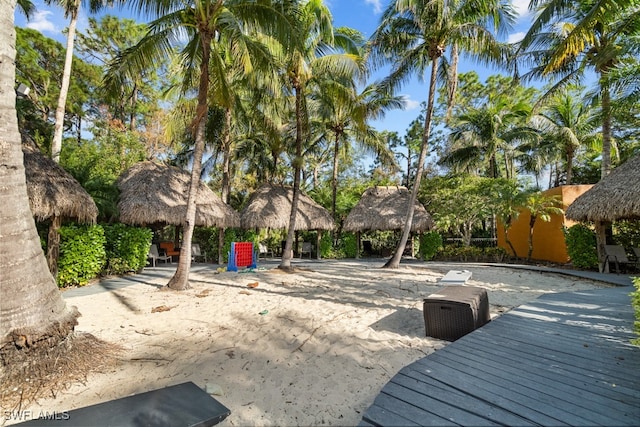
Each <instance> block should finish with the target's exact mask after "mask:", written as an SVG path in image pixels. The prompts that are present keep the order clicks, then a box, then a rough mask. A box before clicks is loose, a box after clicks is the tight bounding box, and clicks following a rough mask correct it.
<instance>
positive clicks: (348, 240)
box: [340, 233, 358, 258]
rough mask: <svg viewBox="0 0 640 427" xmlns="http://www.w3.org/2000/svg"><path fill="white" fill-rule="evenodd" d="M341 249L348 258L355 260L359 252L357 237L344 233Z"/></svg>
mask: <svg viewBox="0 0 640 427" xmlns="http://www.w3.org/2000/svg"><path fill="white" fill-rule="evenodd" d="M340 248H341V249H342V251H343V252H344V256H345V257H347V258H355V257H356V252H357V250H358V244H357V242H356V236H355V235H354V234H353V233H344V234H342V238H341V239H340Z"/></svg>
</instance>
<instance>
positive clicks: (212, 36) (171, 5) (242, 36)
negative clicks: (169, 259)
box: [107, 0, 291, 290]
mask: <svg viewBox="0 0 640 427" xmlns="http://www.w3.org/2000/svg"><path fill="white" fill-rule="evenodd" d="M127 4H129V5H131V6H132V7H133V8H136V9H138V10H139V11H140V12H147V13H149V14H151V15H152V16H156V17H158V18H157V19H155V20H154V21H153V22H151V23H150V24H149V33H148V34H147V35H146V36H145V37H143V39H142V40H140V42H139V43H138V44H137V45H136V46H134V47H133V48H131V49H130V50H128V51H126V52H125V54H124V55H123V56H121V57H120V58H119V59H118V60H117V61H116V62H115V63H114V64H113V65H112V67H111V70H110V73H109V74H108V78H107V84H108V85H109V86H111V87H120V86H121V83H122V79H123V78H132V76H134V75H136V74H137V73H139V72H140V71H141V70H142V69H145V68H149V67H153V66H154V64H156V63H158V62H159V61H160V60H161V59H162V58H165V57H167V56H168V55H170V54H171V53H172V52H173V49H174V47H175V46H174V42H175V43H177V42H179V41H180V40H182V39H184V37H185V36H186V37H187V38H186V43H184V44H182V45H181V49H180V57H181V59H182V64H181V65H182V67H183V81H182V89H183V92H184V93H188V92H189V91H192V90H193V88H194V83H196V82H197V84H195V86H196V87H197V99H198V103H197V106H196V113H195V117H194V119H193V122H192V124H191V130H192V132H193V134H194V140H195V148H194V151H193V162H192V163H193V166H192V169H191V184H190V188H189V196H188V202H187V214H186V218H185V220H184V223H183V225H182V228H183V240H182V248H181V252H180V260H179V262H178V268H177V269H176V273H175V274H174V276H173V277H172V278H171V280H170V281H169V283H168V286H169V287H170V288H171V289H175V290H183V289H187V288H189V269H190V266H191V241H192V237H193V228H194V225H195V214H196V192H197V188H198V183H199V181H200V172H201V170H202V156H203V152H204V145H205V126H206V120H205V118H206V117H207V112H208V109H209V107H208V102H209V99H208V97H209V96H210V90H209V89H210V81H215V82H216V84H217V86H215V92H216V93H219V94H222V95H221V98H222V99H228V98H230V93H231V89H230V88H229V86H228V85H227V83H228V82H227V80H226V79H225V78H217V79H216V78H215V77H217V76H223V75H224V73H225V64H226V62H225V58H224V56H223V52H225V51H224V50H223V49H221V48H220V43H222V42H223V41H224V43H228V45H229V47H228V48H229V49H230V50H231V51H232V52H233V55H234V57H235V58H236V59H237V61H238V62H239V64H240V67H241V70H242V72H243V73H249V72H251V71H252V69H253V67H254V58H262V57H263V56H262V54H261V52H255V51H254V45H253V44H252V43H250V40H251V36H250V34H249V32H251V31H260V30H264V31H266V32H268V33H269V34H272V35H273V36H274V37H275V38H276V39H277V40H279V41H280V42H282V43H284V44H285V46H286V44H287V43H288V40H289V36H290V34H291V29H290V27H289V25H288V22H287V21H286V20H285V19H283V18H282V17H281V15H279V14H278V13H277V11H276V10H275V9H274V8H273V7H271V5H270V4H269V3H267V2H258V3H256V2H253V1H244V0H227V1H223V0H204V1H195V2H184V1H181V0H167V1H157V0H132V1H129V2H127Z"/></svg>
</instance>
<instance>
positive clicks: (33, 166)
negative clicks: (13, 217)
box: [22, 139, 98, 277]
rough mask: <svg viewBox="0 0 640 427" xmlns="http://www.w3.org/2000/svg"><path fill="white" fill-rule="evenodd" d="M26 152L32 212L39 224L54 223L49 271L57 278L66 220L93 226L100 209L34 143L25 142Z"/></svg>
mask: <svg viewBox="0 0 640 427" xmlns="http://www.w3.org/2000/svg"><path fill="white" fill-rule="evenodd" d="M22 152H23V154H24V169H25V175H26V180H27V194H28V196H29V206H30V207H31V213H32V214H33V216H34V217H35V218H36V220H38V221H45V220H51V223H50V224H49V232H48V234H47V255H46V256H47V264H48V266H49V271H51V274H52V275H53V277H56V276H57V275H58V256H59V251H60V232H59V230H60V227H61V226H62V220H63V219H73V220H76V221H78V222H82V223H90V224H93V223H95V222H96V218H97V217H98V207H97V206H96V203H95V202H94V201H93V199H92V198H91V196H90V195H89V193H87V192H86V191H85V189H84V188H82V186H81V185H80V183H79V182H78V181H76V179H75V178H74V177H73V176H71V174H70V173H69V172H67V171H66V170H64V169H63V168H62V167H61V166H60V165H59V164H57V163H56V162H54V161H53V160H52V159H50V158H49V157H47V156H45V155H43V154H42V153H41V152H40V150H38V148H37V147H36V146H35V144H34V143H33V142H31V141H29V140H26V139H25V140H23V144H22Z"/></svg>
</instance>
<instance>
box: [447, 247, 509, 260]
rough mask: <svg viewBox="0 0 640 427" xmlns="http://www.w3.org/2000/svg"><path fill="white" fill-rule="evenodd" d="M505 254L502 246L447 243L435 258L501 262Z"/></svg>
mask: <svg viewBox="0 0 640 427" xmlns="http://www.w3.org/2000/svg"><path fill="white" fill-rule="evenodd" d="M506 256H507V252H506V251H505V250H504V249H503V248H497V247H496V248H478V247H475V246H455V245H447V246H445V247H444V249H442V250H441V251H440V252H438V255H437V259H438V260H441V261H458V262H502V261H504V259H505V257H506Z"/></svg>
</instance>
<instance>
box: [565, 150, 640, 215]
mask: <svg viewBox="0 0 640 427" xmlns="http://www.w3.org/2000/svg"><path fill="white" fill-rule="evenodd" d="M566 216H567V218H570V219H573V220H575V221H594V222H595V221H604V222H611V221H616V220H621V219H640V155H638V156H635V157H633V158H631V159H629V160H628V161H626V162H625V163H624V164H622V165H620V166H618V167H617V168H615V169H613V170H612V171H611V173H610V174H609V175H608V176H606V177H604V178H603V179H602V180H601V181H600V182H598V183H597V184H596V185H594V186H593V187H592V188H591V189H590V190H588V191H586V192H585V193H584V194H583V195H581V196H580V197H578V198H577V199H576V200H575V201H574V202H573V203H571V205H569V207H568V208H567V212H566Z"/></svg>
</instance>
